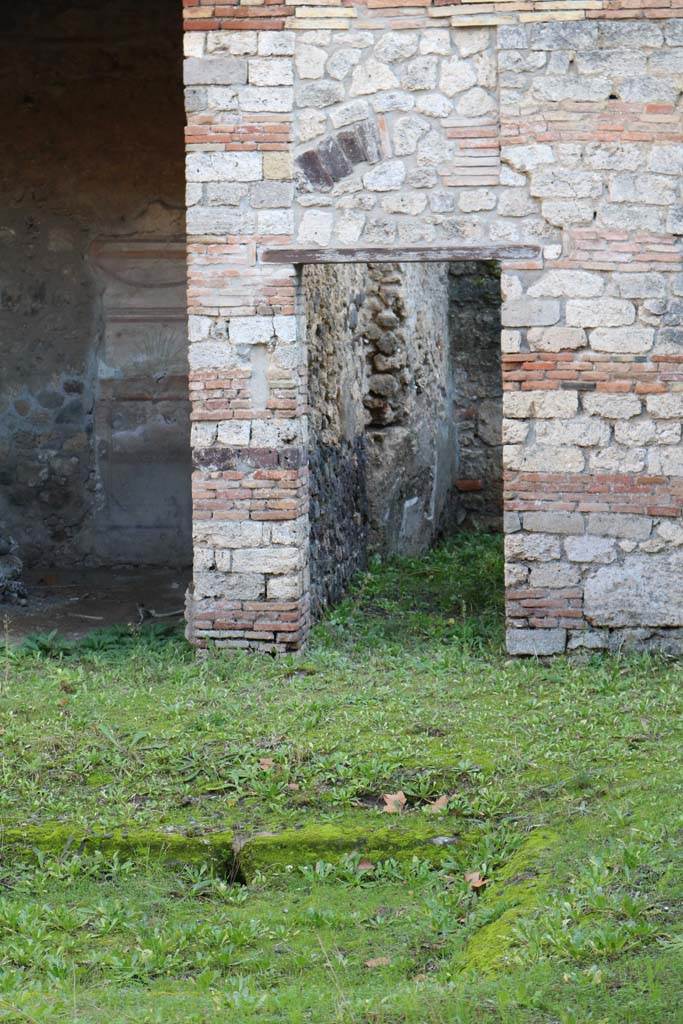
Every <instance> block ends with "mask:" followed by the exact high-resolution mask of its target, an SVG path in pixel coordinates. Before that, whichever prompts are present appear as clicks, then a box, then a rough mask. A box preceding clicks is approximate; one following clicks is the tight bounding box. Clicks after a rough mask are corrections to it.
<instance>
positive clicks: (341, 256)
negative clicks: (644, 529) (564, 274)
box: [258, 245, 542, 264]
mask: <svg viewBox="0 0 683 1024" xmlns="http://www.w3.org/2000/svg"><path fill="white" fill-rule="evenodd" d="M541 251H542V250H541V247H540V246H538V245H439V246H433V245H415V246H406V247H401V246H394V245H392V246H383V245H377V246H373V245H369V246H362V247H361V246H359V247H355V246H351V247H348V248H342V249H332V248H325V249H320V248H292V247H291V246H286V245H273V246H260V247H259V250H258V255H259V260H260V262H261V263H315V264H318V263H449V262H459V263H462V262H470V261H474V260H533V259H538V258H539V257H540V255H541Z"/></svg>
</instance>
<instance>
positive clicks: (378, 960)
mask: <svg viewBox="0 0 683 1024" xmlns="http://www.w3.org/2000/svg"><path fill="white" fill-rule="evenodd" d="M390 963H391V960H390V959H389V957H388V956H376V957H374V959H372V960H366V961H365V966H366V967H369V968H370V970H374V968H375V967H388V966H389V964H390Z"/></svg>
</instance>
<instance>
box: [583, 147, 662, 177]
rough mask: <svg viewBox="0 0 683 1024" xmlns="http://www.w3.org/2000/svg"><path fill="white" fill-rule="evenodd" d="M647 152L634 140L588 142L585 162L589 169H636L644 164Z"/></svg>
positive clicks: (585, 150) (584, 157)
mask: <svg viewBox="0 0 683 1024" xmlns="http://www.w3.org/2000/svg"><path fill="white" fill-rule="evenodd" d="M645 156H646V153H645V152H644V150H643V147H642V146H638V145H636V144H635V143H634V142H588V143H587V144H586V147H585V149H584V154H583V163H584V165H585V166H586V167H587V168H589V170H596V171H635V170H637V169H638V168H639V167H642V166H643V163H644V161H645Z"/></svg>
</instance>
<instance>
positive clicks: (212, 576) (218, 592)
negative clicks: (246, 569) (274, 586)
mask: <svg viewBox="0 0 683 1024" xmlns="http://www.w3.org/2000/svg"><path fill="white" fill-rule="evenodd" d="M193 587H194V596H195V598H197V599H199V598H210V597H213V598H216V597H228V596H229V597H230V599H231V600H232V601H258V600H260V599H262V598H263V596H264V594H265V580H264V577H263V575H262V574H256V573H231V572H212V571H208V572H195V574H194V579H193Z"/></svg>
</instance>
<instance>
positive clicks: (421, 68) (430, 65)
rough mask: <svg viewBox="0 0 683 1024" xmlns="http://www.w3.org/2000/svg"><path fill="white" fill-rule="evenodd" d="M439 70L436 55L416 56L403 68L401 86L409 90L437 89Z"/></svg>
mask: <svg viewBox="0 0 683 1024" xmlns="http://www.w3.org/2000/svg"><path fill="white" fill-rule="evenodd" d="M438 71H439V62H438V60H437V58H436V57H416V58H415V59H414V60H411V61H408V62H407V63H406V64H404V65H403V66H402V68H401V72H400V79H401V86H402V87H403V88H404V89H407V90H408V91H409V92H417V91H419V90H420V89H435V88H436V80H437V75H438Z"/></svg>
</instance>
